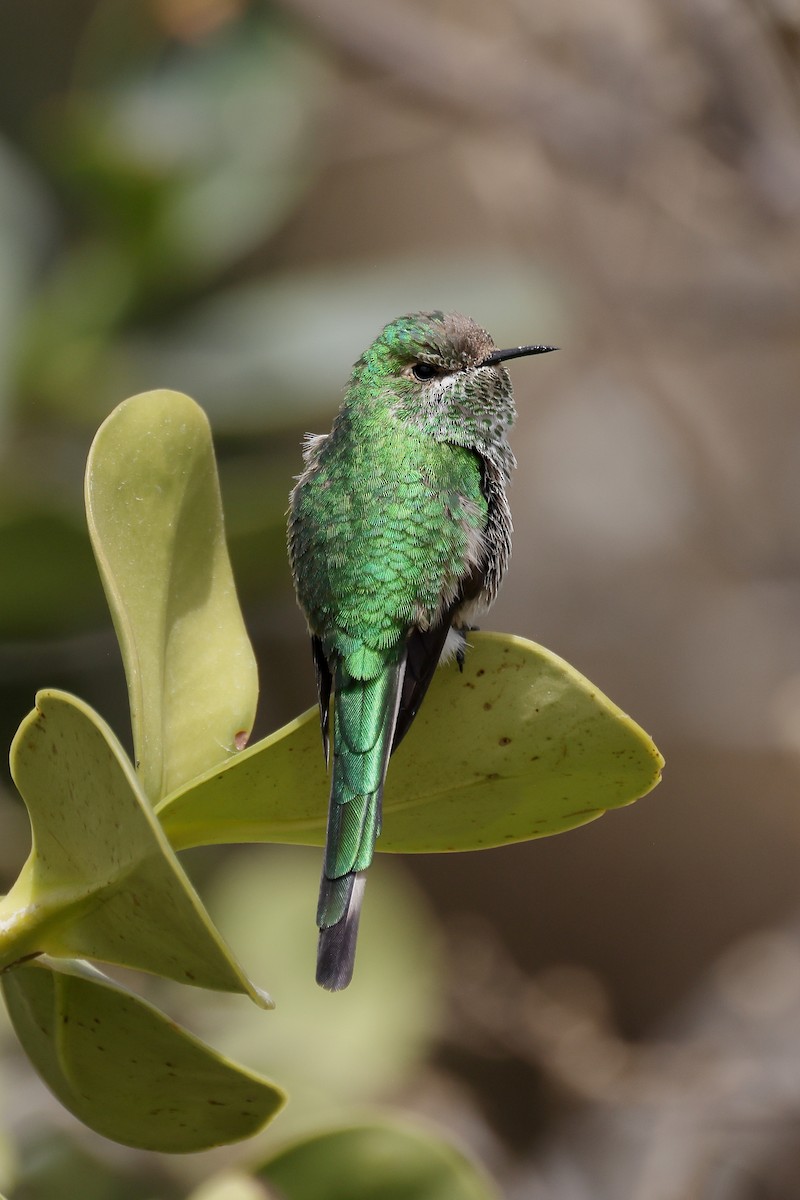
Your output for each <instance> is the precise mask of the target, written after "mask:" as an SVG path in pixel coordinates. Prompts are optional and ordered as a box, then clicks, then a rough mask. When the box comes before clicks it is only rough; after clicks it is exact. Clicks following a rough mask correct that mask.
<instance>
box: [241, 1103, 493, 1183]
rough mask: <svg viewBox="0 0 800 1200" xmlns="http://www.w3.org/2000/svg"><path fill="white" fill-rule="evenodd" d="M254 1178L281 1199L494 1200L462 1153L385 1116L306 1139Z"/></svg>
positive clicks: (423, 1131) (426, 1132) (483, 1179)
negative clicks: (403, 1199) (415, 1199)
mask: <svg viewBox="0 0 800 1200" xmlns="http://www.w3.org/2000/svg"><path fill="white" fill-rule="evenodd" d="M257 1177H258V1178H259V1179H263V1180H264V1181H265V1182H266V1183H267V1184H268V1185H269V1186H270V1187H273V1188H275V1190H276V1192H277V1194H278V1195H279V1196H281V1197H282V1198H283V1200H398V1198H399V1197H406V1196H408V1197H412V1196H413V1197H419V1198H422V1197H424V1198H425V1200H497V1192H496V1191H495V1189H494V1187H493V1186H492V1183H491V1181H490V1180H489V1179H488V1178H487V1176H486V1175H485V1174H484V1172H483V1171H482V1170H481V1169H480V1168H479V1167H477V1166H476V1165H475V1164H474V1163H472V1162H471V1161H470V1160H469V1159H468V1158H467V1157H466V1155H465V1154H463V1153H462V1152H461V1151H460V1150H459V1149H457V1148H456V1147H455V1146H453V1145H451V1144H450V1143H448V1142H446V1141H444V1139H443V1138H441V1137H438V1136H435V1135H434V1134H433V1133H432V1132H431V1131H430V1130H428V1129H425V1128H422V1127H419V1126H415V1125H412V1124H411V1122H409V1121H399V1120H396V1119H395V1120H392V1119H390V1118H388V1117H387V1118H384V1119H383V1120H380V1121H372V1122H370V1123H369V1124H368V1125H354V1126H353V1127H352V1128H345V1129H336V1130H331V1131H329V1132H326V1133H320V1134H317V1135H316V1136H312V1137H308V1138H303V1139H302V1140H300V1141H297V1142H295V1143H293V1144H292V1145H290V1146H288V1147H286V1149H284V1150H282V1151H280V1152H279V1153H278V1154H276V1155H275V1156H274V1158H272V1159H271V1160H270V1161H269V1162H266V1163H264V1164H263V1166H262V1167H261V1168H260V1169H259V1170H258V1172H257Z"/></svg>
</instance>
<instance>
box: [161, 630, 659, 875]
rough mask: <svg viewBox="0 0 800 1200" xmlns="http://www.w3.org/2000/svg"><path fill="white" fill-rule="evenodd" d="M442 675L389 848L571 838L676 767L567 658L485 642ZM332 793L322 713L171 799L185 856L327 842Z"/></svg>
mask: <svg viewBox="0 0 800 1200" xmlns="http://www.w3.org/2000/svg"><path fill="white" fill-rule="evenodd" d="M471 641H473V642H474V646H473V649H472V650H471V651H470V652H469V653H468V655H467V660H466V663H465V666H464V671H463V673H460V672H459V670H458V668H457V666H456V665H455V664H451V665H449V666H446V667H442V668H440V669H439V670H438V671H437V673H436V678H435V680H434V682H433V684H432V686H431V689H430V692H429V693H428V696H427V697H426V699H425V701H424V703H423V705H422V707H421V709H420V712H419V715H418V716H417V718H416V721H415V722H414V725H413V727H412V729H411V732H410V733H409V734H408V737H407V738H406V739H405V741H404V742H403V744H402V745H401V746H400V748H399V750H398V752H397V754H396V755H395V756H394V757H393V758H392V760H391V763H390V766H389V774H388V778H387V783H386V791H385V795H384V804H383V810H384V821H383V833H382V835H381V838H380V840H379V842H378V848H379V849H380V850H387V851H402V852H420V853H429V852H435V851H442V850H474V849H479V848H483V847H488V846H498V845H503V844H505V843H508V842H518V841H525V840H527V839H529V838H535V837H544V836H546V835H547V834H552V833H559V832H560V831H562V830H565V829H571V828H573V827H574V826H576V825H582V824H584V823H585V822H587V821H591V820H594V818H595V817H599V816H600V815H601V814H602V813H603V812H605V811H606V810H607V809H610V808H617V807H619V806H620V805H623V804H630V803H631V802H632V801H633V800H636V799H637V798H638V797H640V796H643V795H645V793H646V792H649V791H650V790H651V788H653V787H654V786H655V785H656V783H658V780H659V778H660V771H661V767H662V765H663V760H662V758H661V755H660V754H659V752H658V750H657V749H656V747H655V746H654V745H653V743H652V741H651V740H650V738H649V737H648V736H647V734H646V733H645V732H644V731H643V730H642V729H640V728H639V726H638V725H637V724H636V723H635V722H634V721H632V720H631V719H630V717H628V716H626V715H625V714H624V713H623V712H622V711H621V710H620V709H619V708H617V707H616V705H615V704H613V703H612V702H611V701H610V700H609V699H608V698H607V697H606V696H604V695H603V694H602V692H600V691H599V689H598V688H596V687H595V686H594V685H593V684H591V683H590V682H589V681H588V680H587V679H585V678H584V677H583V676H582V675H580V674H579V672H578V671H576V670H575V669H574V667H571V666H570V665H569V664H568V663H566V662H564V661H563V659H560V658H558V657H557V656H556V655H555V654H551V653H550V652H549V651H548V650H544V649H543V648H542V647H541V646H537V645H535V644H534V643H533V642H528V641H525V640H524V639H522V638H517V637H509V636H506V635H501V634H475V635H473V636H472V637H471ZM327 793H328V783H327V780H326V776H325V768H324V763H323V757H322V750H321V745H320V736H319V724H318V719H317V715H316V712H315V711H311V712H308V713H305V714H304V715H303V716H302V717H299V718H298V719H297V720H296V721H293V722H291V723H290V724H289V725H286V726H285V727H284V728H283V729H280V730H278V732H277V733H274V734H272V735H271V737H268V738H266V739H265V740H264V741H262V742H259V743H258V744H256V745H255V746H252V747H251V748H250V749H249V750H246V751H244V752H243V753H242V754H240V755H239V756H238V757H237V758H236V759H234V760H232V761H229V762H228V763H226V764H224V765H223V766H221V767H220V768H219V769H217V770H214V771H209V772H206V774H205V775H204V776H203V777H202V778H201V779H198V780H195V781H193V783H192V784H190V785H189V786H187V787H185V788H183V789H181V790H179V791H177V792H176V793H175V794H173V795H172V796H169V797H167V798H166V799H165V800H164V801H163V802H162V804H161V805H160V806H159V808H158V810H157V811H158V816H159V819H160V820H161V822H162V825H163V827H164V830H165V832H166V834H167V836H168V837H169V839H170V841H171V842H172V844H173V845H174V846H176V847H178V848H180V847H184V846H192V845H203V844H206V843H213V842H244V841H267V842H294V843H298V844H304V845H321V844H322V843H323V841H324V836H325V814H326V808H327Z"/></svg>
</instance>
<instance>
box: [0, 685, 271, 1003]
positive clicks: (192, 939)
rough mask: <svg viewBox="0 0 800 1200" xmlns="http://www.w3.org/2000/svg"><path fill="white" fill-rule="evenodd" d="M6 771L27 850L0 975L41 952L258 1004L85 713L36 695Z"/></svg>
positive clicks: (8, 907) (92, 717)
mask: <svg viewBox="0 0 800 1200" xmlns="http://www.w3.org/2000/svg"><path fill="white" fill-rule="evenodd" d="M11 769H12V774H13V776H14V780H15V782H16V784H17V787H18V788H19V790H20V792H21V794H22V796H23V799H24V800H25V803H26V805H27V806H28V813H29V815H30V820H31V826H32V832H33V846H32V849H31V853H30V856H29V858H28V860H27V862H26V863H25V865H24V867H23V868H22V871H21V873H20V876H19V878H18V880H17V882H16V883H15V884H14V887H13V888H12V890H11V892H9V893H8V895H7V896H5V897H3V899H2V900H0V967H2V966H7V965H8V964H10V963H14V962H16V961H18V960H19V959H20V958H21V957H23V956H24V955H28V954H35V953H41V952H44V953H47V954H51V955H54V956H55V957H67V958H68V957H81V958H97V959H101V960H102V961H104V962H113V963H119V964H121V965H122V966H126V967H133V968H138V969H140V970H143V971H151V972H154V973H156V974H159V975H164V976H166V977H167V978H169V979H176V980H178V981H179V982H181V983H192V984H195V985H197V986H199V987H208V988H216V989H219V990H220V991H227V992H246V993H247V994H249V995H250V996H251V997H252V999H254V1000H256V1002H257V1003H260V1004H263V1005H268V1004H269V1003H270V1001H269V998H268V997H265V996H264V995H262V994H261V993H259V992H258V991H257V989H256V988H255V987H254V986H253V984H251V983H250V982H249V980H248V979H247V978H246V976H245V975H244V973H243V972H242V970H241V968H240V967H239V965H238V963H237V962H236V961H235V959H234V958H233V956H232V955H231V953H230V951H229V950H228V948H227V946H226V945H225V943H224V941H223V940H222V937H221V935H220V934H219V933H218V932H217V929H216V927H215V926H214V925H213V923H212V922H211V919H210V917H209V916H208V914H207V913H206V911H205V909H204V907H203V905H202V903H201V901H200V899H199V897H198V895H197V893H196V892H195V890H194V888H193V887H192V885H191V883H190V882H189V880H188V878H187V877H186V875H185V873H184V871H183V869H182V868H181V866H180V864H179V863H178V860H177V859H176V857H175V854H174V852H173V851H172V849H171V847H170V845H169V843H168V842H167V839H166V838H165V836H164V834H163V832H162V830H161V827H160V825H159V823H158V821H157V819H156V818H155V816H154V815H153V812H152V809H151V807H150V805H149V803H148V801H147V799H146V797H145V796H144V795H143V794H142V791H141V788H140V787H139V785H138V783H137V780H136V776H135V774H134V772H133V769H132V767H131V764H130V762H129V761H128V759H127V757H126V756H125V753H124V751H123V749H122V747H121V746H120V745H119V743H118V742H117V740H116V738H115V737H114V735H113V733H112V732H111V730H110V729H109V728H108V727H107V726H106V725H105V724H104V723H103V721H101V719H100V718H99V717H98V716H97V714H96V713H94V712H93V711H92V710H91V709H90V708H89V707H88V706H87V705H85V704H83V703H82V701H80V700H76V699H75V698H74V697H72V696H68V695H66V694H65V693H63V692H55V691H45V692H40V693H39V695H38V696H37V707H36V708H35V709H34V711H33V712H32V713H30V715H29V716H28V717H27V718H26V719H25V720H24V721H23V723H22V725H21V726H20V728H19V731H18V733H17V736H16V737H15V739H14V742H13V744H12V747H11Z"/></svg>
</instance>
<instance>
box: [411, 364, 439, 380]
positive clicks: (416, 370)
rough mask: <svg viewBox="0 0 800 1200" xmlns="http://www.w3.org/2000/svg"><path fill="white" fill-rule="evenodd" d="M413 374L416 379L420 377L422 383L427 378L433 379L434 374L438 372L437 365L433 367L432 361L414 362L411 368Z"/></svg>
mask: <svg viewBox="0 0 800 1200" xmlns="http://www.w3.org/2000/svg"><path fill="white" fill-rule="evenodd" d="M411 374H412V375H413V376H414V378H415V379H418V380H419V381H420V383H424V382H425V380H426V379H433V377H434V375H437V374H438V372H437V370H436V367H432V366H431V364H430V363H426V362H418V363H414V365H413V367H412V368H411Z"/></svg>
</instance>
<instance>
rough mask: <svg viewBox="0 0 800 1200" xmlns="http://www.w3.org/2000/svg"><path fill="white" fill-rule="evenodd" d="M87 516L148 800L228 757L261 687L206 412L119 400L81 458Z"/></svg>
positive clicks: (163, 400)
mask: <svg viewBox="0 0 800 1200" xmlns="http://www.w3.org/2000/svg"><path fill="white" fill-rule="evenodd" d="M86 512H87V518H88V523H89V532H90V535H91V539H92V545H93V547H94V552H95V557H96V559H97V563H98V567H99V569H100V574H101V577H102V580H103V586H104V588H105V590H106V596H107V598H108V603H109V607H110V608H111V613H112V616H113V619H114V625H115V628H116V631H117V636H118V638H119V642H120V646H121V648H122V657H123V660H124V664H125V673H126V676H127V680H128V691H129V695H130V704H131V718H132V721H133V739H134V748H135V757H136V762H137V766H138V769H139V771H140V773H141V777H142V782H143V786H144V790H145V792H146V793H147V795H148V796H149V797H150V799H151V800H153V801H155V800H158V799H160V797H162V796H164V795H166V793H167V792H170V791H173V790H174V789H175V788H177V787H179V786H180V785H181V784H183V783H185V782H186V781H187V780H188V779H190V778H192V776H194V775H198V774H199V773H200V772H201V771H204V770H206V768H208V767H211V766H213V765H214V764H215V763H218V762H220V761H222V760H224V759H225V758H226V757H227V756H229V755H230V754H232V753H234V751H235V749H236V738H237V735H240V734H248V733H249V731H250V729H251V728H252V724H253V716H254V713H255V706H256V699H257V694H258V681H257V676H256V665H255V659H254V657H253V652H252V649H251V646H250V642H249V640H248V637H247V633H246V631H245V628H244V623H243V621H242V616H241V612H240V610H239V604H238V600H237V597H236V589H235V586H234V582H233V576H232V574H231V568H230V561H229V559H228V551H227V547H226V544H225V534H224V527H223V518H222V506H221V502H220V494H219V483H218V480H217V469H216V463H215V460H214V451H213V446H212V442H211V433H210V430H209V426H208V421H207V419H206V416H205V414H204V413H203V411H202V409H200V408H199V407H198V406H197V405H196V404H195V402H194V401H193V400H190V399H189V397H188V396H184V395H182V394H181V393H179V392H169V391H155V392H145V393H143V394H142V395H140V396H133V397H132V398H131V399H130V400H126V401H125V402H124V403H122V404H120V405H119V407H118V408H116V409H115V410H114V411H113V412H112V413H111V415H110V416H109V417H108V418H107V420H106V421H104V423H103V424H102V425H101V427H100V429H99V430H98V432H97V435H96V437H95V439H94V442H93V444H92V449H91V451H90V453H89V461H88V463H87V467H86Z"/></svg>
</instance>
